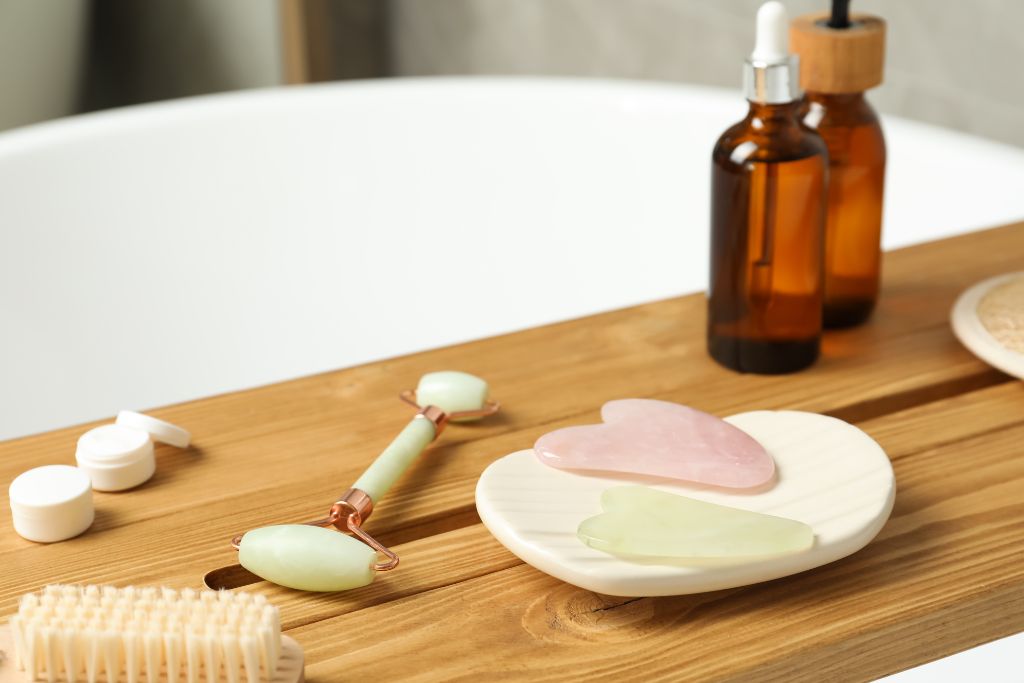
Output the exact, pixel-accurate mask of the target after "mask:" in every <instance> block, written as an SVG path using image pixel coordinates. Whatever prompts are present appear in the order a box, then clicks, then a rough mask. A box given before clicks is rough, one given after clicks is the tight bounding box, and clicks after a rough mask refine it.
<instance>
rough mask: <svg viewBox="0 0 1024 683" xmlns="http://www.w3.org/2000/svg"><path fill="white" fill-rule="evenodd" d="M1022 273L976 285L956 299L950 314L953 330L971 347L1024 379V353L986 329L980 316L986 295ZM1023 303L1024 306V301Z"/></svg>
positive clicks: (995, 366) (958, 337)
mask: <svg viewBox="0 0 1024 683" xmlns="http://www.w3.org/2000/svg"><path fill="white" fill-rule="evenodd" d="M1018 277H1024V271H1022V272H1019V273H1006V274H1005V275H997V276H996V277H990V278H989V279H987V280H982V281H981V282H979V283H978V284H976V285H973V286H972V287H970V288H968V289H967V290H965V291H964V293H963V294H961V295H960V297H959V298H958V299H957V300H956V303H955V304H953V310H952V311H951V312H950V316H949V317H950V322H951V323H952V324H953V334H955V335H956V338H957V339H959V340H960V343H961V344H963V345H964V346H966V347H967V350H968V351H970V352H971V353H973V354H974V355H975V356H977V357H978V358H980V359H981V360H983V361H985V362H986V363H988V364H989V365H991V366H992V367H994V368H996V369H997V370H1002V371H1003V372H1005V373H1007V374H1008V375H1013V376H1014V377H1016V378H1018V379H1024V354H1020V353H1017V352H1016V351H1011V350H1010V349H1008V348H1006V347H1005V346H1003V345H1002V344H1000V343H999V341H998V340H997V339H996V338H995V337H993V336H992V335H991V334H990V333H989V331H988V330H987V329H985V325H984V324H983V323H982V322H981V318H979V317H978V304H980V303H981V299H982V297H984V296H985V295H986V294H988V291H989V290H990V289H992V288H993V287H995V286H996V285H1001V284H1002V283H1004V282H1007V281H1009V280H1013V279H1015V278H1018ZM1021 305H1022V306H1024V302H1022V304H1021Z"/></svg>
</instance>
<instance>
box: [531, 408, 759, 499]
mask: <svg viewBox="0 0 1024 683" xmlns="http://www.w3.org/2000/svg"><path fill="white" fill-rule="evenodd" d="M601 419H602V420H604V424H600V425H583V426H579V427H566V428H564V429H558V430H556V431H553V432H550V433H548V434H545V435H544V436H542V437H540V438H539V439H537V443H536V444H534V446H533V450H534V452H535V453H536V454H537V457H538V458H539V459H540V461H541V462H543V463H544V464H546V465H550V466H551V467H557V468H559V469H567V470H587V471H592V472H626V473H629V474H641V475H649V476H652V477H661V478H666V479H682V480H684V481H691V482H697V483H700V484H711V485H713V486H726V487H729V488H750V487H754V486H760V485H761V484H764V483H766V482H768V481H770V480H771V478H772V475H773V474H774V473H775V462H774V461H773V460H772V458H771V456H770V455H768V452H767V451H765V449H764V448H763V447H762V446H761V444H759V443H758V442H757V441H755V440H754V439H753V438H751V437H750V436H748V435H747V433H746V432H744V431H742V430H740V429H738V428H736V427H733V426H732V425H731V424H729V423H728V422H725V421H724V420H720V419H719V418H717V417H715V416H714V415H708V414H707V413H702V412H701V411H699V410H694V409H693V408H688V407H686V406H682V405H679V404H677V403H669V402H667V401H653V400H649V399H641V398H627V399H621V400H618V401H609V402H608V403H605V404H604V406H603V407H602V408H601Z"/></svg>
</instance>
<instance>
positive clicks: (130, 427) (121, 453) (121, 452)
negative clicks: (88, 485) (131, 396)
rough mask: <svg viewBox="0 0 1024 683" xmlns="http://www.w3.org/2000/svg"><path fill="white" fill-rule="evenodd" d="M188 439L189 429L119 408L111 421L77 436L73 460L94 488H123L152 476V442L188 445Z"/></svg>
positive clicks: (153, 458) (189, 435) (154, 468)
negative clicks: (115, 416)
mask: <svg viewBox="0 0 1024 683" xmlns="http://www.w3.org/2000/svg"><path fill="white" fill-rule="evenodd" d="M191 439H192V435H191V434H189V432H188V430H185V429H182V428H181V427H178V426H177V425H173V424H171V423H170V422H164V421H163V420H158V419H157V418H155V417H150V416H149V415H143V414H142V413H136V412H133V411H131V410H122V411H121V412H120V413H118V414H117V421H116V422H115V423H114V424H109V425H102V426H100V427H96V428H95V429H90V430H89V431H87V432H86V433H85V434H83V435H82V436H81V437H80V438H79V439H78V449H77V450H76V451H75V460H76V461H77V462H78V466H79V467H80V468H81V469H82V470H84V471H85V472H86V473H87V474H88V475H89V478H90V479H91V480H92V487H93V488H94V489H96V490H97V491H124V490H125V489H130V488H134V487H136V486H139V485H140V484H144V483H145V482H147V481H148V480H149V478H150V477H152V476H153V473H154V472H155V471H156V457H155V455H154V452H153V442H154V441H159V442H161V443H166V444H169V445H171V446H176V447H178V448H187V447H188V444H189V441H190V440H191Z"/></svg>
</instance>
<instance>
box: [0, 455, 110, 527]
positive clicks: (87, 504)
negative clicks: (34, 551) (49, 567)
mask: <svg viewBox="0 0 1024 683" xmlns="http://www.w3.org/2000/svg"><path fill="white" fill-rule="evenodd" d="M8 494H9V497H10V501H11V516H12V517H13V518H14V530H15V531H17V532H18V534H19V535H20V536H22V537H24V538H27V539H28V540H30V541H37V542H39V543H54V542H56V541H63V540H65V539H68V538H71V537H72V536H77V535H78V534H80V533H82V532H83V531H85V530H86V529H88V528H89V525H91V524H92V521H93V519H94V517H95V512H94V510H93V506H92V487H91V483H90V481H89V477H88V476H87V475H86V473H85V472H83V471H82V470H80V469H77V468H75V467H71V466H70V465H44V466H43V467H36V468H35V469H31V470H29V471H27V472H23V473H21V474H20V475H18V477H17V478H16V479H15V480H14V481H13V482H11V487H10V489H9V490H8Z"/></svg>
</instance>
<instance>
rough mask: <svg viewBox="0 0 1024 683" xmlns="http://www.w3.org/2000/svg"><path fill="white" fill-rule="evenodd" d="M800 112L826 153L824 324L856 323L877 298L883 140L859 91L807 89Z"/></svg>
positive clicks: (883, 173)
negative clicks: (825, 149)
mask: <svg viewBox="0 0 1024 683" xmlns="http://www.w3.org/2000/svg"><path fill="white" fill-rule="evenodd" d="M804 112H805V115H804V122H805V123H806V124H807V125H809V126H811V127H813V128H815V129H816V130H817V131H818V133H820V134H821V137H822V138H824V140H825V144H826V145H828V154H829V181H828V182H829V189H828V208H827V210H826V219H825V309H824V323H825V326H826V327H849V326H851V325H858V324H860V323H862V322H864V321H865V320H867V319H868V317H869V316H870V315H871V311H872V310H873V309H874V307H875V302H876V301H877V300H878V288H879V281H880V279H881V269H882V251H881V242H882V189H883V187H884V185H885V138H884V137H883V135H882V127H881V125H879V123H878V116H877V115H876V114H875V111H874V110H873V109H872V108H871V105H870V104H868V102H867V100H866V99H865V98H864V94H863V93H851V94H835V95H832V94H825V93H815V92H808V93H807V101H806V104H805V108H804Z"/></svg>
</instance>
